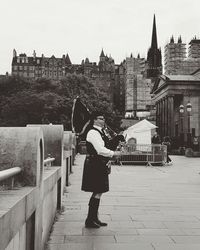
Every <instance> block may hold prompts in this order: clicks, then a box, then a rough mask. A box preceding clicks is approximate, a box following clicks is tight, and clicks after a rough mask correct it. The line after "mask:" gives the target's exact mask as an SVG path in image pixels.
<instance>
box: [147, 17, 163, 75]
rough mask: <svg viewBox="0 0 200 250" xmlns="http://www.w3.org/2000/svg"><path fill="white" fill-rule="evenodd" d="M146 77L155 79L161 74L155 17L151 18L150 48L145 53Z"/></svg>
mask: <svg viewBox="0 0 200 250" xmlns="http://www.w3.org/2000/svg"><path fill="white" fill-rule="evenodd" d="M147 62H148V68H147V77H148V78H149V77H150V78H151V77H157V76H158V75H160V74H161V73H162V58H161V49H158V43H157V32H156V17H155V14H154V17H153V30H152V38H151V47H150V48H149V50H148V53H147Z"/></svg>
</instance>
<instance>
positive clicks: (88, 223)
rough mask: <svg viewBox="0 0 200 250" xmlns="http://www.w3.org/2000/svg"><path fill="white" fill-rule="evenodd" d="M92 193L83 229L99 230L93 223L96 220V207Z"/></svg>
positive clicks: (97, 225) (95, 223)
mask: <svg viewBox="0 0 200 250" xmlns="http://www.w3.org/2000/svg"><path fill="white" fill-rule="evenodd" d="M94 199H95V198H94V193H93V194H92V196H91V198H90V201H89V204H88V206H89V207H88V215H87V219H86V220H85V227H87V228H99V227H100V225H99V224H98V223H97V222H96V221H95V220H96V206H95V201H94Z"/></svg>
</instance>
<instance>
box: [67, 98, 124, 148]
mask: <svg viewBox="0 0 200 250" xmlns="http://www.w3.org/2000/svg"><path fill="white" fill-rule="evenodd" d="M71 123H72V131H73V132H74V133H76V134H77V136H79V137H80V138H81V139H82V140H85V138H86V135H87V132H88V131H89V130H90V129H91V128H92V126H93V123H92V118H91V112H90V111H89V109H88V108H87V107H86V106H85V105H84V104H83V103H82V102H81V100H80V97H76V99H74V102H73V107H72V119H71ZM103 130H104V133H105V135H106V136H107V138H108V140H107V142H106V147H107V148H109V149H111V150H116V149H117V148H119V147H120V145H121V144H120V143H123V142H125V138H124V136H123V135H118V134H117V133H115V132H114V131H113V130H112V129H111V128H110V127H108V126H107V125H106V126H105V128H104V129H103Z"/></svg>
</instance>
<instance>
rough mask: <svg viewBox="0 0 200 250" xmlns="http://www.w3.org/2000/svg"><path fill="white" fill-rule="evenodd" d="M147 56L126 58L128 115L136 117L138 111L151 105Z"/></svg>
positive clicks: (126, 106)
mask: <svg viewBox="0 0 200 250" xmlns="http://www.w3.org/2000/svg"><path fill="white" fill-rule="evenodd" d="M145 69H146V68H145V58H140V56H139V55H138V57H137V58H134V57H133V56H132V54H131V56H130V57H127V58H126V72H125V109H126V117H130V114H131V112H132V117H136V115H137V111H146V110H148V109H149V108H150V105H151V95H150V92H151V85H152V84H151V80H150V79H147V78H146V76H145V73H146V70H145Z"/></svg>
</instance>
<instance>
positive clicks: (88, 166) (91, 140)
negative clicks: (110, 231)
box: [72, 99, 124, 228]
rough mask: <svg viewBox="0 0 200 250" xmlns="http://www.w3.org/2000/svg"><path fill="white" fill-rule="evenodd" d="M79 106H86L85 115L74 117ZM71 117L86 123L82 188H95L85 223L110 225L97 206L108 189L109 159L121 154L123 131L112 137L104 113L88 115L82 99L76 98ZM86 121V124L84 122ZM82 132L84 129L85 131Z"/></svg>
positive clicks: (87, 225)
mask: <svg viewBox="0 0 200 250" xmlns="http://www.w3.org/2000/svg"><path fill="white" fill-rule="evenodd" d="M77 101H78V103H77ZM76 107H79V111H80V110H81V111H82V112H83V110H84V112H85V116H84V115H83V114H82V115H81V118H80V117H79V119H78V118H76V119H75V112H76V111H77V110H76ZM86 111H87V112H86ZM88 118H89V120H88ZM72 119H74V120H73V121H72V124H73V126H75V123H73V122H75V121H77V120H79V129H80V130H81V127H80V119H82V120H84V122H83V125H84V126H83V127H85V128H84V130H85V131H87V135H86V147H87V155H86V158H85V162H84V167H83V177H82V186H81V189H82V190H83V191H86V192H92V196H91V198H90V201H89V204H88V205H89V209H88V215H87V218H86V221H85V226H86V227H87V228H99V227H101V226H107V223H105V222H101V221H100V220H99V218H98V209H99V204H100V199H101V196H102V194H103V193H105V192H108V191H109V178H108V175H109V173H110V169H109V166H108V165H109V161H110V159H117V158H118V157H119V156H120V155H121V153H120V151H115V150H116V149H117V146H118V145H119V143H120V141H124V137H123V136H121V135H120V136H115V137H114V138H109V136H108V135H107V134H106V131H105V129H104V128H105V117H104V115H103V113H101V112H93V113H92V114H89V115H88V110H87V109H84V107H81V105H80V100H79V99H76V101H75V102H74V107H73V116H72ZM85 122H86V123H87V126H85V124H84V123H85ZM81 132H82V133H83V131H81Z"/></svg>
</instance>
